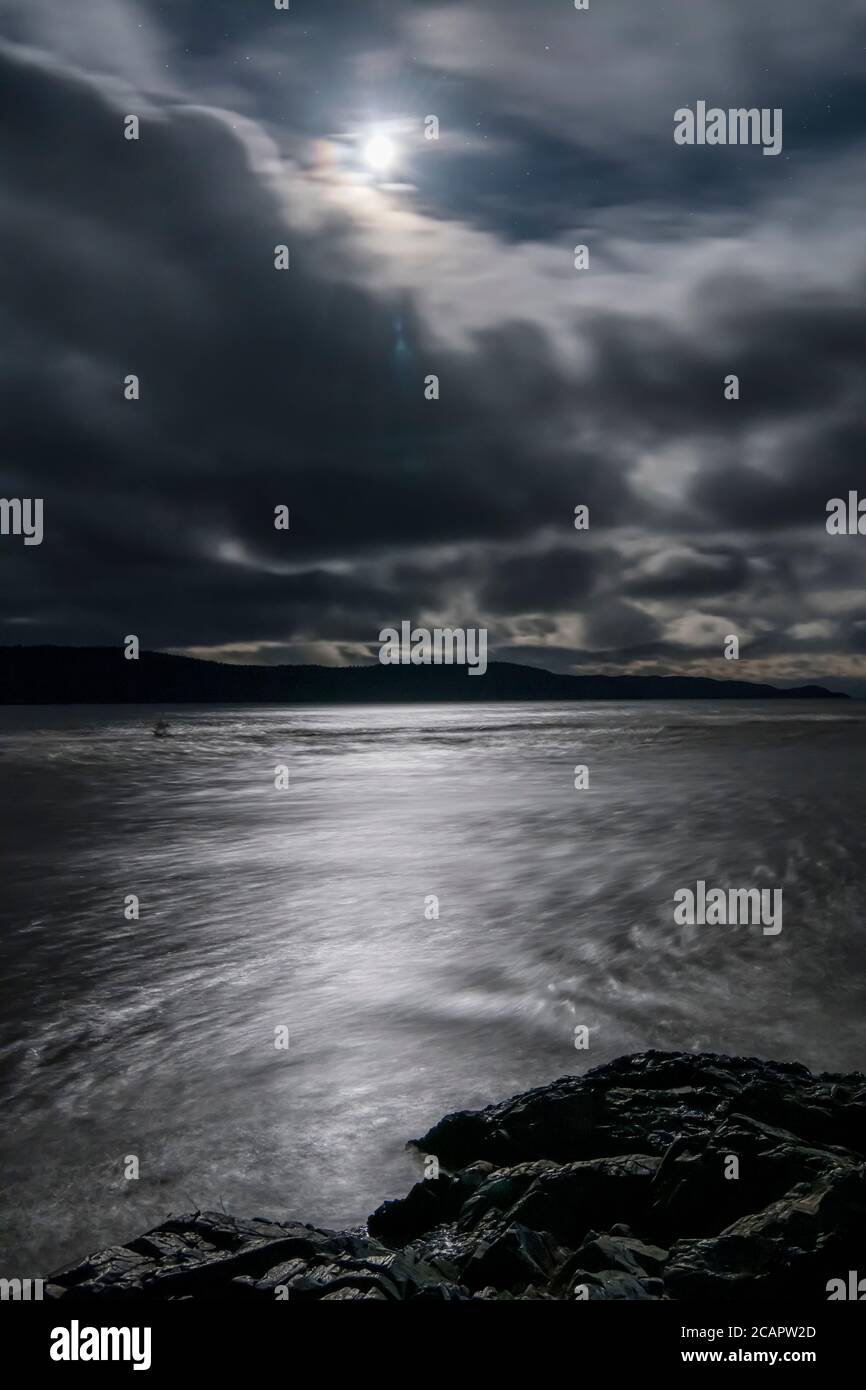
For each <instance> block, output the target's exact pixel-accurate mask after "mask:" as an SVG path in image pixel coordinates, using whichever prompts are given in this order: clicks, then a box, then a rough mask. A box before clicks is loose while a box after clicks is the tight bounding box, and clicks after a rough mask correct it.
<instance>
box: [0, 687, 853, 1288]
mask: <svg viewBox="0 0 866 1390" xmlns="http://www.w3.org/2000/svg"><path fill="white" fill-rule="evenodd" d="M158 714H165V715H166V716H167V717H168V719H169V721H170V724H171V726H172V733H171V736H170V737H168V738H165V739H158V738H154V737H153V734H152V732H151V730H152V725H153V722H154V719H155V717H156V716H157V715H158ZM864 751H866V705H862V706H861V705H859V704H857V703H854V702H852V703H850V704H847V703H843V702H838V703H835V702H814V703H812V702H809V703H800V702H791V703H785V704H782V703H769V702H760V703H758V702H755V703H751V702H750V703H740V702H737V703H733V702H731V703H723V704H721V703H720V704H716V703H710V702H688V703H684V702H669V703H652V704H606V703H605V704H581V705H573V704H572V705H491V706H477V705H471V706H436V707H433V706H430V707H419V706H414V707H403V708H399V707H393V706H391V707H350V708H346V707H344V708H336V709H321V708H316V709H312V708H297V709H280V708H243V709H229V708H223V707H219V708H214V707H210V708H207V709H195V708H190V707H183V708H180V707H178V708H173V709H171V710H155V709H153V708H147V709H145V708H139V707H126V708H122V709H121V708H86V709H85V708H65V709H61V708H45V709H14V708H11V709H10V708H7V709H0V816H2V825H0V861H2V875H0V943H2V956H3V959H2V972H0V1062H2V1079H0V1107H2V1109H0V1113H2V1129H0V1165H2V1186H0V1232H2V1254H0V1273H2V1274H3V1275H5V1276H7V1277H16V1276H17V1277H22V1278H23V1277H28V1276H29V1277H36V1276H38V1275H45V1274H47V1273H48V1272H50V1271H51V1270H52V1269H53V1268H56V1267H58V1265H60V1264H62V1263H65V1262H68V1261H71V1260H74V1259H77V1258H79V1257H82V1256H84V1255H85V1254H88V1253H90V1252H91V1251H93V1250H95V1249H97V1248H98V1247H99V1246H101V1245H104V1244H109V1243H113V1242H122V1241H124V1240H126V1239H129V1238H131V1237H132V1236H134V1235H137V1234H139V1233H140V1232H142V1231H144V1230H145V1229H146V1228H147V1227H149V1226H151V1225H153V1224H155V1223H156V1222H158V1221H160V1220H161V1219H163V1218H164V1217H165V1216H166V1215H167V1213H168V1212H169V1211H174V1212H181V1211H186V1210H189V1209H194V1208H196V1207H200V1208H217V1209H219V1208H220V1207H221V1206H222V1207H225V1209H226V1210H227V1211H230V1212H233V1213H235V1214H237V1215H246V1216H255V1215H259V1216H276V1217H284V1218H292V1217H296V1218H301V1219H303V1220H307V1221H312V1222H315V1223H318V1224H324V1225H331V1226H342V1225H346V1224H355V1223H359V1222H362V1221H363V1220H364V1218H365V1217H366V1216H367V1214H368V1213H369V1212H370V1211H371V1210H373V1208H374V1207H375V1206H377V1205H378V1204H379V1202H381V1201H382V1200H383V1199H384V1198H385V1197H389V1196H397V1195H399V1194H401V1193H403V1192H404V1191H405V1190H406V1189H407V1187H408V1186H409V1184H411V1182H412V1181H414V1180H415V1178H416V1177H417V1176H419V1174H420V1167H421V1165H420V1161H419V1160H418V1159H417V1158H415V1157H412V1156H411V1155H409V1154H407V1153H406V1152H405V1150H404V1144H405V1141H406V1140H407V1139H409V1138H410V1137H412V1136H415V1135H418V1134H420V1133H422V1132H423V1131H424V1129H425V1128H427V1127H428V1126H429V1125H430V1124H431V1123H432V1122H433V1121H435V1120H437V1119H438V1118H439V1117H440V1116H441V1115H443V1114H445V1113H446V1112H447V1111H449V1110H453V1109H457V1108H459V1107H463V1106H477V1105H483V1104H485V1103H487V1102H489V1101H492V1100H496V1099H501V1098H504V1097H506V1096H508V1095H511V1094H512V1093H514V1092H515V1091H518V1090H521V1089H525V1088H527V1087H530V1086H534V1085H538V1084H541V1083H543V1082H546V1081H549V1080H552V1079H553V1078H554V1077H556V1076H559V1075H562V1074H563V1073H566V1072H581V1071H584V1070H585V1069H586V1068H587V1067H590V1066H593V1065H598V1064H599V1063H601V1062H603V1061H605V1060H607V1059H609V1058H611V1057H613V1056H615V1055H617V1054H619V1053H622V1052H627V1051H632V1050H638V1049H643V1048H684V1049H689V1050H695V1051H697V1050H712V1051H723V1052H743V1053H753V1054H759V1055H761V1056H772V1057H776V1058H780V1059H797V1060H800V1061H804V1062H806V1063H807V1064H809V1065H810V1066H813V1067H815V1068H821V1069H843V1070H851V1069H863V1068H866V1028H864V1002H866V1000H864V993H866V992H864V974H866V914H864V903H866V891H864V890H866V856H864V840H866V776H864V772H866V759H864ZM579 764H585V765H586V766H587V767H588V768H589V782H590V785H589V788H588V789H586V790H576V789H575V786H574V781H575V777H574V769H575V766H576V765H579ZM280 765H284V766H285V767H286V768H287V769H288V781H289V785H288V787H287V788H286V789H278V788H277V787H276V786H275V775H276V769H277V767H278V766H280ZM698 879H702V880H704V881H705V882H706V884H707V886H708V887H710V886H717V887H723V888H729V887H744V888H752V887H754V888H774V887H781V888H782V889H783V911H784V916H783V928H782V931H781V932H780V933H779V934H778V935H775V936H773V935H766V934H764V933H763V932H762V930H761V927H760V926H739V927H720V926H693V927H680V926H676V925H675V924H674V916H673V913H674V902H673V895H674V893H675V892H676V891H677V890H678V889H680V888H684V887H692V888H694V886H695V883H696V881H697V880H698ZM129 894H135V895H137V896H138V898H139V899H140V916H139V919H138V920H128V919H127V917H126V916H125V913H124V901H125V899H126V897H127V895H129ZM433 895H435V896H436V897H437V898H438V913H439V915H438V918H437V917H435V916H434V915H433V914H434V905H433V904H432V902H431V901H430V900H431V898H432V897H433ZM425 914H426V915H425ZM580 1026H585V1027H587V1028H588V1029H589V1042H590V1046H589V1049H588V1050H576V1048H575V1045H574V1044H575V1028H576V1027H580ZM279 1029H285V1030H287V1034H288V1047H287V1048H278V1047H277V1046H276V1045H275V1044H276V1042H277V1041H278V1039H279V1036H280V1035H279V1034H278V1032H277V1031H276V1030H279ZM578 1036H579V1035H578ZM133 1157H134V1158H135V1159H137V1161H138V1171H139V1177H138V1178H137V1179H129V1178H127V1177H125V1176H124V1173H125V1171H133V1166H132V1165H131V1164H130V1161H129V1160H130V1159H131V1158H133Z"/></svg>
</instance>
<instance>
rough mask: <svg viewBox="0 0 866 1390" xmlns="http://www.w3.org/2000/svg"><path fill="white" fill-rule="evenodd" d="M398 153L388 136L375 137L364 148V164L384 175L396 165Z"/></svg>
mask: <svg viewBox="0 0 866 1390" xmlns="http://www.w3.org/2000/svg"><path fill="white" fill-rule="evenodd" d="M396 153H397V151H396V149H395V147H394V142H393V140H389V139H388V136H387V135H374V136H373V137H372V138H371V139H370V140H368V141H367V143H366V145H365V146H364V162H365V164H367V165H368V166H369V167H370V168H371V169H375V170H376V172H377V173H384V171H385V170H386V169H389V168H390V167H391V165H392V164H393V163H394V157H395V155H396Z"/></svg>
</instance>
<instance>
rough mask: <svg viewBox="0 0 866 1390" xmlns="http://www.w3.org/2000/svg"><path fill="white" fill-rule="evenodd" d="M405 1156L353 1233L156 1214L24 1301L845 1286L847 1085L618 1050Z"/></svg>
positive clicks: (842, 1078)
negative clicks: (400, 1177)
mask: <svg viewBox="0 0 866 1390" xmlns="http://www.w3.org/2000/svg"><path fill="white" fill-rule="evenodd" d="M410 1145H411V1146H413V1147H415V1148H416V1149H418V1150H419V1151H420V1152H421V1153H422V1154H423V1155H424V1159H425V1172H426V1174H427V1176H425V1178H424V1179H422V1180H421V1181H420V1182H418V1183H416V1184H415V1185H414V1186H413V1187H412V1189H411V1190H410V1191H409V1193H408V1194H407V1195H406V1196H405V1197H403V1198H398V1199H396V1200H393V1201H387V1202H384V1203H383V1204H382V1205H381V1206H379V1207H378V1208H377V1209H376V1211H374V1212H373V1213H372V1215H371V1216H370V1218H369V1219H368V1222H367V1225H366V1227H360V1228H355V1229H352V1230H348V1231H328V1230H325V1229H323V1228H318V1227H313V1226H309V1225H306V1224H304V1223H303V1222H301V1221H285V1222H283V1221H279V1222H278V1221H270V1220H260V1219H252V1220H241V1219H237V1218H235V1217H232V1216H227V1215H225V1214H224V1213H218V1212H194V1213H191V1214H186V1215H181V1216H169V1217H168V1218H167V1219H166V1220H165V1221H164V1222H162V1223H161V1224H160V1225H159V1226H157V1227H155V1228H153V1229H152V1230H151V1231H149V1232H147V1233H146V1234H144V1235H142V1236H140V1237H138V1238H137V1239H134V1240H132V1241H130V1242H128V1243H127V1244H126V1245H123V1246H113V1247H109V1248H108V1249H106V1250H102V1251H99V1252H97V1253H96V1254H94V1255H91V1256H89V1257H87V1258H86V1259H84V1260H82V1261H80V1262H78V1263H77V1264H75V1265H71V1266H67V1267H66V1268H64V1269H62V1270H58V1271H57V1272H55V1273H54V1274H53V1275H51V1276H50V1277H49V1279H48V1280H47V1281H46V1285H45V1296H46V1297H48V1298H52V1299H55V1300H60V1301H63V1302H66V1301H68V1300H76V1299H92V1298H98V1299H103V1298H123V1299H130V1298H131V1299H140V1300H159V1301H163V1300H176V1299H190V1298H192V1299H208V1300H213V1299H220V1300H221V1299H236V1298H243V1299H247V1300H249V1299H253V1300H258V1301H273V1300H275V1299H277V1300H284V1299H285V1300H291V1301H296V1300H298V1299H305V1300H307V1299H308V1300H326V1301H333V1300H346V1299H348V1300H357V1299H372V1300H376V1301H381V1300H385V1301H406V1300H415V1299H419V1298H421V1299H430V1298H432V1299H436V1300H440V1301H441V1300H445V1301H467V1300H491V1299H492V1300H502V1299H505V1300H511V1299H529V1300H543V1301H548V1300H552V1301H572V1300H575V1299H578V1300H589V1301H593V1300H605V1301H608V1300H620V1301H622V1300H642V1301H647V1300H648V1301H658V1300H666V1301H670V1300H702V1299H707V1300H713V1301H718V1300H727V1299H734V1298H736V1299H740V1300H742V1299H746V1300H755V1301H763V1300H766V1299H773V1298H780V1297H782V1298H787V1297H792V1296H796V1297H797V1298H800V1299H806V1300H820V1301H824V1300H828V1299H832V1298H835V1297H838V1298H845V1297H851V1296H855V1297H856V1294H855V1295H851V1294H850V1291H849V1292H847V1293H846V1292H843V1291H842V1290H843V1289H846V1288H849V1286H850V1277H849V1276H850V1272H851V1271H856V1270H857V1268H858V1259H859V1262H860V1265H861V1266H864V1269H863V1272H864V1274H866V1260H864V1254H863V1252H864V1246H866V1076H864V1075H863V1074H862V1073H860V1072H853V1073H846V1074H840V1073H827V1072H822V1073H812V1072H810V1071H809V1070H808V1069H807V1068H806V1067H804V1066H801V1065H800V1064H798V1063H790V1062H784V1063H783V1062H766V1061H760V1060H759V1059H757V1058H744V1057H726V1056H720V1055H717V1054H714V1053H696V1054H689V1053H681V1052H656V1051H649V1052H642V1053H635V1054H631V1055H629V1056H624V1057H619V1058H617V1059H615V1060H614V1061H612V1062H609V1063H606V1064H604V1065H603V1066H600V1067H596V1068H593V1069H592V1070H590V1071H588V1072H586V1073H585V1074H584V1075H582V1076H565V1077H561V1078H560V1079H559V1080H557V1081H553V1082H551V1083H550V1084H548V1085H545V1086H541V1087H538V1088H535V1089H534V1090H531V1091H528V1092H525V1093H523V1094H521V1095H518V1096H514V1097H511V1098H510V1099H508V1100H505V1101H502V1102H500V1103H497V1104H494V1105H490V1106H486V1107H485V1108H484V1109H483V1110H476V1111H456V1112H454V1113H452V1114H449V1115H446V1116H445V1117H444V1118H443V1119H442V1120H440V1121H439V1122H438V1123H437V1124H435V1125H434V1126H433V1127H432V1128H431V1129H430V1130H428V1131H427V1133H426V1134H424V1135H422V1136H421V1137H420V1138H418V1139H416V1140H412V1141H410ZM855 1283H856V1281H855Z"/></svg>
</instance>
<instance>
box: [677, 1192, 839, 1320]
mask: <svg viewBox="0 0 866 1390" xmlns="http://www.w3.org/2000/svg"><path fill="white" fill-rule="evenodd" d="M864 1246H866V1164H861V1165H860V1166H859V1167H856V1168H853V1169H847V1170H845V1169H836V1170H835V1171H833V1172H831V1173H829V1174H828V1175H827V1176H825V1177H823V1178H821V1179H819V1180H818V1181H817V1182H816V1183H814V1184H813V1185H810V1184H808V1183H800V1184H798V1185H797V1186H796V1187H794V1188H793V1189H792V1191H791V1192H789V1193H788V1194H787V1195H786V1196H785V1197H783V1198H782V1199H781V1200H780V1201H777V1202H773V1203H771V1205H770V1206H768V1207H766V1208H765V1209H764V1210H763V1211H759V1212H756V1213H755V1214H753V1215H751V1216H745V1217H743V1218H742V1219H741V1220H739V1221H736V1222H734V1224H733V1225H731V1226H728V1227H727V1229H726V1230H724V1231H722V1232H721V1234H720V1235H718V1236H716V1237H714V1238H713V1239H710V1240H686V1241H678V1242H677V1243H676V1245H674V1247H673V1248H672V1250H671V1252H670V1259H669V1261H668V1264H667V1265H666V1267H665V1271H664V1281H665V1289H666V1291H667V1293H668V1295H669V1296H670V1297H673V1298H713V1299H731V1298H742V1297H746V1298H761V1299H765V1298H790V1297H794V1296H798V1297H801V1298H804V1299H812V1298H826V1284H827V1281H828V1280H829V1279H832V1278H837V1277H839V1276H840V1275H842V1274H844V1272H845V1271H846V1270H847V1269H849V1268H853V1267H856V1264H857V1261H858V1260H859V1261H860V1262H861V1263H862V1258H863V1249H864Z"/></svg>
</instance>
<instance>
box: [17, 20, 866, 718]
mask: <svg viewBox="0 0 866 1390" xmlns="http://www.w3.org/2000/svg"><path fill="white" fill-rule="evenodd" d="M0 36H2V42H0V132H2V134H0V160H2V165H0V203H2V208H0V315H2V338H0V342H2V347H0V352H2V373H0V392H2V399H0V430H2V434H3V447H2V454H0V458H2V469H0V495H2V496H4V497H6V498H11V497H30V498H35V497H41V498H43V499H44V540H43V543H42V544H41V545H39V546H25V545H23V543H22V541H21V539H20V538H19V537H15V536H3V537H0V643H3V644H15V643H27V644H30V643H42V642H56V643H69V644H74V645H81V644H98V645H118V646H120V645H121V644H122V642H123V638H124V636H125V635H126V634H130V633H135V634H137V635H138V636H139V638H140V640H141V644H142V647H143V648H146V649H163V650H170V651H183V652H187V653H193V654H202V655H209V656H213V657H217V658H219V659H224V660H243V661H257V662H282V661H289V662H308V661H317V662H325V663H331V664H342V663H347V662H350V663H355V662H359V661H368V660H375V659H376V653H377V650H378V641H377V639H378V634H379V631H380V630H381V629H382V628H384V627H387V626H398V627H399V625H400V623H401V621H402V620H410V621H411V622H413V623H417V624H422V625H426V626H428V627H432V626H434V625H436V624H442V623H448V624H452V625H453V624H459V625H463V626H476V627H485V628H487V629H488V632H489V651H490V659H491V660H494V659H499V660H511V661H522V662H527V663H532V664H536V665H541V666H545V667H548V668H550V669H554V670H562V671H569V670H573V671H592V670H598V671H607V672H626V673H627V672H635V673H645V672H661V673H668V672H676V673H683V674H696V675H697V674H700V675H711V676H717V677H721V678H725V677H736V678H738V679H754V680H773V681H781V682H786V681H791V682H799V681H803V680H811V679H820V680H821V681H822V682H823V683H825V684H829V685H831V686H836V687H837V688H842V689H848V690H851V691H855V692H857V691H863V692H866V586H864V582H863V580H864V567H866V536H859V535H849V536H831V535H828V533H827V529H826V525H825V522H826V507H827V503H828V501H829V499H831V498H834V497H837V496H842V497H847V494H848V492H849V491H850V490H855V489H859V490H860V494H861V495H862V496H866V466H864V455H866V450H864V443H866V419H864V404H866V391H864V365H866V362H864V359H866V332H864V329H866V313H864V307H866V218H864V211H866V178H864V169H866V164H864V153H866V128H864V121H863V111H864V109H866V107H864V86H866V84H864V60H866V8H864V5H863V4H862V0H820V3H818V0H667V2H666V3H661V0H590V8H589V10H588V11H585V12H579V11H576V10H575V9H574V6H573V4H572V3H571V0H531V3H530V0H460V3H423V4H421V3H412V2H411V0H291V9H290V11H289V12H288V13H286V12H277V11H276V10H275V8H274V4H273V0H165V3H158V0H74V3H70V2H69V0H67V3H65V4H61V3H59V0H0ZM699 100H706V101H707V103H708V104H709V105H718V106H721V107H723V108H728V107H736V106H746V107H759V108H781V109H782V110H783V113H784V145H783V149H782V151H781V152H780V153H779V154H778V156H776V157H765V156H764V155H763V153H762V150H761V148H760V147H752V146H748V147H746V146H736V147H734V146H728V147H712V148H711V147H698V146H691V147H685V146H678V145H677V144H676V143H675V142H674V138H673V132H674V113H675V111H676V110H677V108H680V107H683V106H694V105H695V103H696V102H697V101H699ZM129 114H135V115H137V116H138V117H139V122H140V138H139V139H138V140H137V141H131V140H127V139H125V138H124V121H125V117H126V116H127V115H129ZM429 116H435V117H436V118H437V119H438V121H439V139H438V140H429V139H427V138H425V119H426V118H427V117H429ZM371 141H373V142H375V143H374V144H373V146H372V148H371V143H370V142H371ZM383 142H385V143H383ZM383 152H384V153H383ZM389 152H390V156H391V158H390V160H389V159H388V157H387V156H388V153H389ZM379 154H381V155H382V159H381V161H380V160H379V159H378V155H379ZM377 165H378V166H379V167H376V166H377ZM281 244H285V245H287V246H288V248H289V252H290V269H289V270H287V271H278V270H276V269H275V266H274V248H275V246H277V245H281ZM577 244H586V245H587V246H588V248H589V255H590V264H589V268H588V269H587V270H582V271H578V270H576V269H575V265H574V248H575V246H576V245H577ZM730 373H734V374H737V375H738V376H739V380H740V399H739V400H737V401H731V400H726V399H725V394H724V382H725V377H726V376H727V375H728V374H730ZM129 374H136V375H137V376H138V377H139V379H140V384H141V398H140V399H139V400H137V401H130V400H127V399H125V396H124V381H125V379H126V377H127V376H128V375H129ZM431 374H435V375H436V376H438V378H439V383H440V386H439V389H440V398H439V399H438V400H428V399H425V379H426V378H427V377H428V376H430V375H431ZM578 504H586V505H587V506H588V507H589V509H590V527H589V530H588V531H585V532H578V531H576V530H575V529H574V525H573V516H574V509H575V506H577V505H578ZM280 505H284V506H288V507H289V509H290V513H291V525H290V529H289V530H288V531H283V530H276V529H275V527H274V509H275V507H277V506H280ZM729 633H734V634H738V635H739V637H740V642H741V659H740V661H739V663H738V664H736V665H734V664H733V663H730V662H726V661H725V660H724V659H723V656H722V651H723V639H724V637H725V635H726V634H729Z"/></svg>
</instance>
